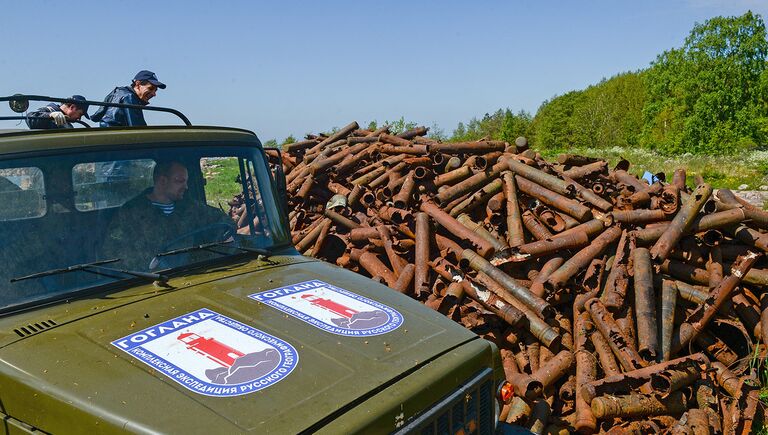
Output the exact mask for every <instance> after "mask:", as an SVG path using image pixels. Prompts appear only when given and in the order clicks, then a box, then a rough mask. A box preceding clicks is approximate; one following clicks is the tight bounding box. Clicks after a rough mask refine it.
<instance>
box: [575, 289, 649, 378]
mask: <svg viewBox="0 0 768 435" xmlns="http://www.w3.org/2000/svg"><path fill="white" fill-rule="evenodd" d="M585 308H586V309H587V310H588V311H589V314H590V315H591V316H592V322H593V323H594V324H595V326H596V327H597V330H598V331H600V333H601V334H603V338H605V339H606V340H607V341H608V345H610V346H611V350H612V351H613V354H614V355H616V358H617V359H618V360H619V363H621V365H622V367H624V370H636V369H639V368H642V367H645V365H646V364H645V362H644V361H643V359H642V357H641V356H640V354H639V353H637V349H635V348H634V347H633V346H632V345H631V344H630V342H629V339H628V338H627V337H626V336H625V335H624V333H623V332H622V331H621V329H620V328H619V325H617V324H616V321H615V320H614V319H613V316H612V315H611V313H609V312H608V310H606V309H605V306H604V305H603V303H602V302H600V300H599V299H591V300H589V301H587V303H586V304H585Z"/></svg>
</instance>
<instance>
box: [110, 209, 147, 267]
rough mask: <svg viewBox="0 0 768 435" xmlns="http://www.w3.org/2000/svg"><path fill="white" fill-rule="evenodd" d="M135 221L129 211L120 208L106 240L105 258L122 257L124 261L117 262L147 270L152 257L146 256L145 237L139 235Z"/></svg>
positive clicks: (123, 265) (124, 265)
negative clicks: (143, 243)
mask: <svg viewBox="0 0 768 435" xmlns="http://www.w3.org/2000/svg"><path fill="white" fill-rule="evenodd" d="M134 223H135V219H131V217H130V216H128V213H125V212H124V211H123V210H118V212H117V213H116V215H115V217H114V218H113V219H112V223H111V224H110V226H109V231H108V233H107V236H106V239H105V240H104V248H103V253H104V258H120V259H122V261H121V262H120V263H117V264H120V265H121V266H122V267H124V268H126V269H135V270H146V269H147V268H148V265H149V261H150V259H148V258H146V257H147V254H146V252H145V251H146V247H143V246H142V240H144V238H143V237H137V234H136V231H137V229H136V228H135V227H134Z"/></svg>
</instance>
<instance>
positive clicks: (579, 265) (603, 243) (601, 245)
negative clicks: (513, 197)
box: [544, 226, 621, 292]
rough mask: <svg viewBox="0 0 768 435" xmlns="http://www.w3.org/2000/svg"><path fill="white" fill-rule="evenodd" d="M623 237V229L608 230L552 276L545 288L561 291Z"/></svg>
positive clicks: (616, 227) (612, 228)
mask: <svg viewBox="0 0 768 435" xmlns="http://www.w3.org/2000/svg"><path fill="white" fill-rule="evenodd" d="M620 235H621V228H620V227H619V226H613V227H611V228H608V229H607V230H605V232H603V233H602V234H600V235H599V236H597V238H595V240H593V241H592V243H590V244H589V245H588V246H586V247H585V248H583V249H582V250H580V251H579V252H577V253H576V254H575V255H573V256H572V257H571V258H569V259H568V260H566V262H565V263H563V265H562V266H560V268H559V269H557V270H556V271H554V272H553V273H552V275H550V277H549V279H548V280H547V282H545V283H544V286H545V287H546V288H547V289H548V290H549V291H551V292H555V291H557V290H559V289H561V288H562V287H563V286H564V285H565V283H566V281H568V280H569V279H570V278H571V277H572V276H574V275H575V274H576V273H578V272H579V270H581V269H583V268H584V267H586V266H587V265H588V264H589V263H590V262H591V261H592V259H593V258H595V257H597V256H598V255H600V254H602V252H603V251H604V250H605V249H606V248H607V247H608V245H610V244H611V243H613V242H614V241H615V240H616V239H618V238H619V236H620Z"/></svg>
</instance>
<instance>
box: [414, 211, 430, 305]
mask: <svg viewBox="0 0 768 435" xmlns="http://www.w3.org/2000/svg"><path fill="white" fill-rule="evenodd" d="M414 262H415V263H416V270H415V271H414V278H413V281H414V283H413V285H414V290H415V294H417V295H418V294H419V292H420V291H421V289H422V288H423V287H424V286H426V285H428V283H429V266H428V262H429V216H428V215H427V214H426V213H417V214H416V253H415V258H414Z"/></svg>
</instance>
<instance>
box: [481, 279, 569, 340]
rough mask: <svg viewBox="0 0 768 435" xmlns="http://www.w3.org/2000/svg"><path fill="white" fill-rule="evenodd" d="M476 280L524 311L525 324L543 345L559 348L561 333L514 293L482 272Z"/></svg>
mask: <svg viewBox="0 0 768 435" xmlns="http://www.w3.org/2000/svg"><path fill="white" fill-rule="evenodd" d="M475 280H476V281H477V282H479V283H481V284H482V285H484V286H486V287H487V288H488V289H489V290H491V291H492V292H494V293H495V294H496V295H498V296H499V297H501V298H502V299H504V300H505V301H506V302H508V303H509V304H510V305H512V306H514V307H515V308H517V309H518V310H520V311H522V312H523V314H524V315H525V318H526V320H527V325H525V326H526V327H527V329H528V330H529V331H530V332H531V334H532V335H533V336H534V337H536V338H537V339H538V340H539V341H540V342H541V343H542V344H543V345H545V346H547V347H549V348H552V349H557V348H558V347H559V346H560V343H561V340H562V337H561V335H560V334H559V333H558V332H557V331H556V330H555V329H554V328H552V327H551V326H550V325H548V324H547V323H546V322H545V321H544V320H542V319H541V317H539V315H538V314H537V313H536V312H534V311H533V310H532V309H530V308H529V307H528V306H526V305H525V304H524V303H523V302H521V301H520V300H518V299H517V298H515V297H514V296H513V295H512V293H510V292H509V291H508V290H507V289H505V288H504V287H503V286H502V285H501V284H500V283H498V282H496V281H494V280H493V279H492V278H491V277H489V276H488V275H486V274H484V273H482V272H479V273H478V274H477V277H476V279H475Z"/></svg>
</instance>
